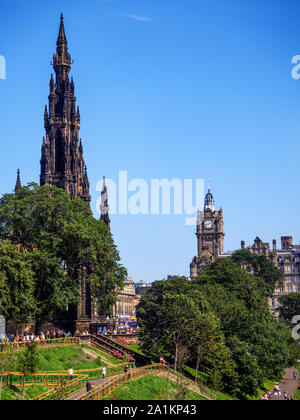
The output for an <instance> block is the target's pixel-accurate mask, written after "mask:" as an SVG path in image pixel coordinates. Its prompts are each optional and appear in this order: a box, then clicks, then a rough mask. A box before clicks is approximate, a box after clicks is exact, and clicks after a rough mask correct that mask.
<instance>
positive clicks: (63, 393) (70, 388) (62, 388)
mask: <svg viewBox="0 0 300 420" xmlns="http://www.w3.org/2000/svg"><path fill="white" fill-rule="evenodd" d="M87 380H88V376H87V375H78V377H77V378H74V379H72V380H71V381H67V382H62V383H60V384H59V385H58V386H57V387H56V388H55V389H50V390H49V391H46V392H44V393H43V394H40V395H38V396H36V397H34V398H32V400H39V401H41V400H64V399H65V398H67V397H68V396H69V395H72V394H74V393H75V392H76V391H78V390H80V389H82V388H84V387H85V384H86V381H87Z"/></svg>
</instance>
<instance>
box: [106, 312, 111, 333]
mask: <svg viewBox="0 0 300 420" xmlns="http://www.w3.org/2000/svg"><path fill="white" fill-rule="evenodd" d="M106 324H107V333H108V330H109V327H110V318H109V316H108V315H107V318H106Z"/></svg>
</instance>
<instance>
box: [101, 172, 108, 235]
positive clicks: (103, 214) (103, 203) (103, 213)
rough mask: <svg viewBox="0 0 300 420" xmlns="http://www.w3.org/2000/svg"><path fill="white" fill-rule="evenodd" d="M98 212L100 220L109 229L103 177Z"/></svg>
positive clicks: (106, 195) (106, 196) (106, 197)
mask: <svg viewBox="0 0 300 420" xmlns="http://www.w3.org/2000/svg"><path fill="white" fill-rule="evenodd" d="M100 210H101V218H100V220H102V221H103V222H104V223H105V224H106V225H107V226H108V227H109V228H110V218H109V205H108V194H107V188H106V182H105V176H104V177H103V188H102V192H101V206H100Z"/></svg>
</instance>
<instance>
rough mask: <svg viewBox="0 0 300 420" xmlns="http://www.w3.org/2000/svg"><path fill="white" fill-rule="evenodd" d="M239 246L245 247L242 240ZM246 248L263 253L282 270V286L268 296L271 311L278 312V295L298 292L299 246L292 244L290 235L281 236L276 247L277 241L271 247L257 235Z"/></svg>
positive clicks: (299, 286) (299, 282)
mask: <svg viewBox="0 0 300 420" xmlns="http://www.w3.org/2000/svg"><path fill="white" fill-rule="evenodd" d="M241 248H242V249H245V242H244V241H242V243H241ZM247 249H249V251H250V252H251V253H252V254H256V255H265V256H266V257H267V258H268V259H269V260H270V261H272V262H273V263H274V264H275V265H276V266H277V267H278V268H279V269H280V270H281V272H282V279H283V286H282V287H279V288H277V289H276V290H275V292H274V295H273V296H272V297H271V298H269V304H270V309H271V312H272V313H273V314H274V315H277V314H278V309H279V302H278V298H279V297H280V296H283V295H286V294H289V293H293V292H294V293H300V246H299V245H293V237H292V236H282V237H281V244H280V248H277V241H276V240H275V239H274V240H273V242H272V249H271V247H270V244H269V243H268V242H263V241H262V240H261V239H260V238H259V237H257V238H256V239H255V240H254V243H253V245H251V246H249V247H248V248H247Z"/></svg>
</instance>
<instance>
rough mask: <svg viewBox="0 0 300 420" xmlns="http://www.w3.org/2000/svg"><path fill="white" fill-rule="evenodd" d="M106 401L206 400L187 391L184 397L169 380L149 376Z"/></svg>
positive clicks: (119, 391) (124, 387) (130, 383)
mask: <svg viewBox="0 0 300 420" xmlns="http://www.w3.org/2000/svg"><path fill="white" fill-rule="evenodd" d="M105 399H106V400H121V401H125V400H127V401H133V400H136V401H147V400H148V401H149V400H166V399H170V400H173V401H176V400H180V401H182V400H183V399H184V400H187V401H191V400H206V399H205V398H204V397H202V396H201V395H198V394H196V393H195V392H192V391H189V390H188V389H185V392H184V396H183V394H182V392H181V390H180V389H178V387H177V384H176V383H174V382H171V381H168V380H167V379H164V378H160V377H158V376H154V375H147V376H144V377H143V378H139V379H136V380H135V381H131V382H128V383H127V384H126V385H123V386H121V387H120V388H118V389H117V390H116V391H115V392H113V393H112V394H110V395H109V396H108V397H107V398H105Z"/></svg>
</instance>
